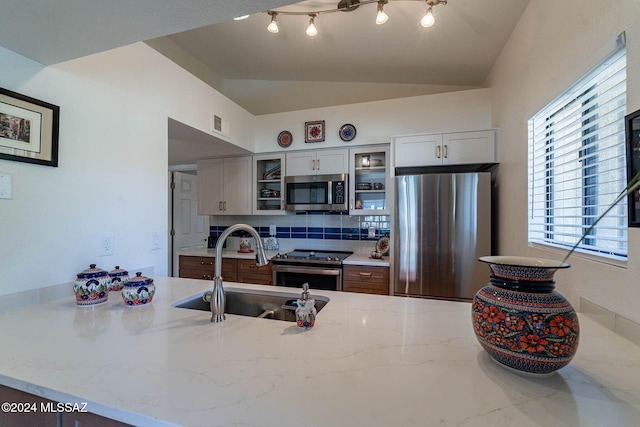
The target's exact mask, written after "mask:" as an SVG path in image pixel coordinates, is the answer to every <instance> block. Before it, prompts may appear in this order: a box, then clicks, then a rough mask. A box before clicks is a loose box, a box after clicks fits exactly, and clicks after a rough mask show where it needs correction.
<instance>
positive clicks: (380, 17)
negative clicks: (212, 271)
mask: <svg viewBox="0 0 640 427" xmlns="http://www.w3.org/2000/svg"><path fill="white" fill-rule="evenodd" d="M385 3H387V1H386V0H379V1H378V14H377V15H376V24H378V25H382V24H384V23H385V22H387V21H388V20H389V15H387V14H386V13H384V4H385Z"/></svg>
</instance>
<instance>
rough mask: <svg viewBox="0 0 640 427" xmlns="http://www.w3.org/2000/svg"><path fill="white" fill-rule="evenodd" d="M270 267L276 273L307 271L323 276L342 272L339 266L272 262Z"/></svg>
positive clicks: (336, 274) (338, 274)
mask: <svg viewBox="0 0 640 427" xmlns="http://www.w3.org/2000/svg"><path fill="white" fill-rule="evenodd" d="M272 269H273V271H274V272H278V273H307V274H322V275H324V276H340V275H341V274H342V270H341V269H340V268H322V267H300V266H282V265H278V264H274V265H273V266H272Z"/></svg>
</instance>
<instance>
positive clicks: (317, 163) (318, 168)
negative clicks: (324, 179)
mask: <svg viewBox="0 0 640 427" xmlns="http://www.w3.org/2000/svg"><path fill="white" fill-rule="evenodd" d="M316 166H317V170H320V159H318V160H317V161H316Z"/></svg>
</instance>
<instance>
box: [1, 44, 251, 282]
mask: <svg viewBox="0 0 640 427" xmlns="http://www.w3.org/2000/svg"><path fill="white" fill-rule="evenodd" d="M0 87H3V88H6V89H9V90H13V91H15V92H19V93H22V94H25V95H28V96H31V97H34V98H37V99H41V100H44V101H47V102H50V103H52V104H56V105H59V106H60V161H59V167H58V168H51V167H46V166H36V165H29V164H26V163H18V162H13V161H7V160H0V171H2V172H4V173H10V174H13V185H14V195H13V199H12V200H0V295H5V294H10V293H14V292H18V291H23V290H28V289H37V288H42V287H46V286H51V285H56V284H60V283H66V282H70V281H72V280H73V279H74V278H75V274H76V273H78V272H80V271H82V270H83V269H85V268H86V267H88V265H89V264H90V263H96V264H98V266H99V267H101V268H103V269H105V270H111V269H113V268H114V266H115V265H119V266H121V267H123V268H125V269H136V268H141V267H154V269H155V274H156V275H166V274H167V248H166V244H165V243H164V242H166V235H167V206H168V200H167V199H168V197H167V194H168V191H167V165H168V163H167V144H168V142H167V141H168V137H167V126H168V120H167V118H168V117H171V118H174V119H176V120H179V121H180V122H182V123H185V124H187V125H189V126H192V127H194V128H196V129H200V130H202V131H204V132H208V131H209V130H210V117H211V113H216V114H219V115H220V114H222V115H223V117H225V118H227V119H228V120H229V121H230V122H231V123H232V124H231V129H230V131H231V138H230V140H231V141H232V142H233V143H235V144H236V145H239V146H241V147H243V148H247V149H249V150H253V144H254V135H253V126H252V120H253V116H251V115H250V114H249V113H248V112H246V111H245V110H243V109H242V108H240V107H238V106H237V105H236V104H234V103H232V102H231V101H229V100H228V99H227V98H225V97H224V96H222V95H221V94H219V93H218V92H216V91H215V90H213V89H212V88H211V87H209V86H207V85H206V84H204V83H203V82H201V81H200V80H198V79H197V78H195V77H193V76H191V75H190V74H188V73H187V72H186V71H184V70H183V69H181V68H180V67H178V66H177V65H175V64H174V63H173V62H171V61H169V60H167V59H166V58H164V57H163V56H161V55H160V54H159V53H157V52H156V51H154V50H153V49H151V48H150V47H148V46H147V45H145V44H143V43H137V44H134V45H131V46H127V47H123V48H119V49H114V50H111V51H108V52H104V53H100V54H96V55H91V56H88V57H85V58H81V59H77V60H73V61H68V62H65V63H62V64H58V65H55V66H51V67H42V66H40V65H39V64H37V63H35V62H33V61H31V60H29V59H26V58H24V57H22V56H20V55H17V54H15V53H13V52H10V51H8V50H6V49H2V48H0ZM234 123H235V124H238V125H236V126H234ZM153 231H159V232H160V233H161V235H162V236H164V238H163V240H162V242H163V245H162V248H161V249H160V250H151V233H152V232H153ZM102 234H111V235H113V236H114V238H115V254H114V255H113V256H106V257H99V256H98V241H99V237H100V235H102Z"/></svg>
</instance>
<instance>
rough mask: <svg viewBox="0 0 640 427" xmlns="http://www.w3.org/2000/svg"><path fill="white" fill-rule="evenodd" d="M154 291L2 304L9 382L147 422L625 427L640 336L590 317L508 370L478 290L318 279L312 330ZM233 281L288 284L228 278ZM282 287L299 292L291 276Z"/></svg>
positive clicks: (635, 409) (160, 287) (165, 289)
mask: <svg viewBox="0 0 640 427" xmlns="http://www.w3.org/2000/svg"><path fill="white" fill-rule="evenodd" d="M155 283H156V286H157V292H156V295H155V297H154V300H153V302H152V303H151V304H150V305H147V306H142V307H135V308H131V307H126V306H125V305H124V303H123V302H122V300H121V299H120V298H119V295H117V293H116V294H112V295H111V296H110V298H109V301H108V302H107V303H105V304H102V305H100V306H95V307H76V305H75V302H74V299H73V296H72V295H71V293H70V295H69V297H68V298H62V299H59V300H54V301H51V302H47V303H42V304H35V305H32V306H29V307H26V308H20V309H16V310H12V311H8V312H4V313H0V322H1V324H2V328H0V342H1V343H2V356H1V357H0V384H3V385H6V386H9V387H13V388H16V389H19V390H23V391H26V392H28V393H31V394H35V395H39V396H42V397H45V398H48V399H52V400H55V401H59V402H87V409H88V410H89V411H90V412H94V413H97V414H99V415H102V416H105V417H108V418H112V419H116V420H119V421H123V422H128V423H130V424H133V425H137V426H158V425H188V426H195V425H198V426H228V425H235V426H243V425H246V426H283V425H287V426H288V425H303V426H360V425H366V426H412V425H413V426H435V425H438V426H487V425H491V426H512V425H518V426H521V427H522V426H537V425H553V426H602V425H607V426H631V425H637V422H638V420H639V419H640V347H638V346H636V345H634V344H633V343H631V342H629V341H627V340H625V339H624V338H622V337H620V336H618V335H615V334H614V333H612V332H610V331H609V330H607V329H606V328H604V327H603V326H601V325H599V324H598V323H596V322H594V321H592V320H590V319H589V318H586V317H584V316H580V322H581V330H582V335H581V342H580V347H579V349H578V353H577V355H576V357H575V358H574V360H573V361H572V363H571V364H570V365H569V366H567V367H565V368H563V369H561V370H559V371H558V372H557V373H555V374H553V375H551V376H549V377H545V378H539V377H530V376H524V375H520V374H515V373H512V372H510V371H508V370H506V369H503V368H502V367H501V366H499V365H498V364H497V363H495V362H493V361H492V360H491V359H490V358H489V356H488V355H487V354H486V353H485V352H484V351H483V350H482V349H481V347H480V345H479V344H478V342H477V340H476V338H475V336H474V334H473V330H472V327H471V314H470V310H471V308H470V304H469V303H464V302H450V301H436V300H428V299H414V298H401V297H391V296H380V295H363V294H355V293H340V292H330V291H312V294H316V295H324V296H327V297H328V298H330V302H329V303H328V304H327V305H326V307H324V308H323V309H322V311H320V313H318V317H317V322H316V326H315V327H314V328H312V329H309V330H303V329H300V328H298V327H297V326H296V325H295V324H293V323H287V322H282V321H276V320H268V319H257V318H250V317H243V316H236V315H227V320H226V321H225V322H223V323H219V324H214V323H211V322H210V321H209V319H210V313H207V312H203V311H195V310H187V309H181V308H176V307H173V306H172V302H174V301H176V300H179V299H183V298H185V297H187V296H189V295H192V294H196V293H201V292H202V291H203V290H206V289H208V288H209V286H210V282H209V281H203V280H194V279H177V278H156V279H155ZM225 286H226V287H228V288H231V287H233V288H248V289H259V290H264V291H280V292H282V291H283V290H282V288H273V287H268V286H258V285H247V284H239V283H225ZM287 291H291V292H296V291H297V290H294V289H287Z"/></svg>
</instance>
